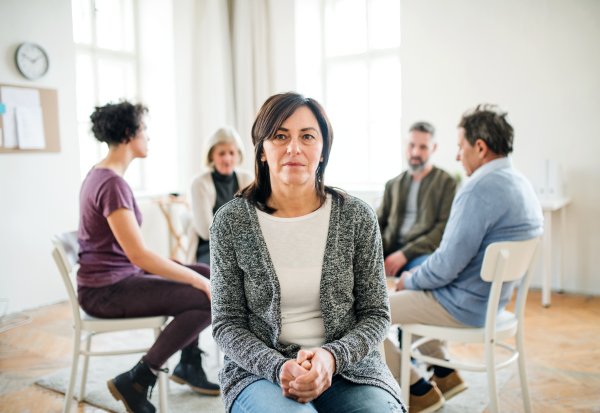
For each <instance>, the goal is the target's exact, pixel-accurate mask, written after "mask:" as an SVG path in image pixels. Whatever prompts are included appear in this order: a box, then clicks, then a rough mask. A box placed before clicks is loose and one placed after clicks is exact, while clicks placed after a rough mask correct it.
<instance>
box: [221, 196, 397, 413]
mask: <svg viewBox="0 0 600 413" xmlns="http://www.w3.org/2000/svg"><path fill="white" fill-rule="evenodd" d="M210 239H211V256H210V261H211V277H210V280H211V295H212V318H213V321H212V327H213V336H214V338H215V340H216V342H217V344H218V345H219V347H220V348H221V349H222V350H223V352H224V353H225V364H224V366H223V369H222V370H221V371H220V372H219V380H220V382H221V391H222V392H223V401H224V403H225V411H226V412H230V411H231V407H232V405H233V403H234V401H235V399H236V398H237V396H238V395H239V394H240V393H241V392H242V391H243V390H244V389H245V388H246V387H247V386H248V385H250V384H252V383H253V382H255V381H258V380H261V379H267V380H269V381H271V382H272V383H275V384H277V385H280V381H279V373H280V370H281V367H282V366H283V364H284V363H285V362H286V361H288V360H290V359H294V358H295V357H296V354H297V352H298V350H299V349H300V348H299V346H298V345H296V344H291V345H288V346H284V345H283V344H281V343H279V342H278V339H279V334H280V333H281V307H280V300H281V293H280V288H279V281H278V278H277V274H276V273H275V269H274V267H273V263H272V261H271V258H270V256H269V251H268V249H267V245H266V243H265V240H264V238H263V235H262V232H261V229H260V225H259V223H258V216H257V214H256V209H255V208H254V206H252V205H251V204H249V203H248V202H247V201H246V200H244V199H241V198H237V199H234V200H233V201H231V202H229V203H227V204H225V205H224V206H223V207H222V208H221V209H220V210H219V211H217V213H216V215H215V217H214V220H213V223H212V226H211V228H210ZM298 247H299V248H301V246H298ZM320 291H321V292H320V301H321V311H322V314H323V323H324V325H325V339H326V344H325V345H323V348H324V349H326V350H328V351H329V352H331V354H332V355H333V357H334V359H335V367H336V370H335V373H334V374H340V375H341V376H342V377H344V378H345V379H346V380H349V381H351V382H353V383H359V384H368V385H374V386H377V387H380V388H382V389H384V390H386V391H388V392H389V393H390V394H392V395H393V396H394V397H395V398H396V399H397V400H398V402H399V403H400V404H401V406H402V408H403V411H406V410H405V409H404V405H403V404H402V401H401V396H400V388H399V387H398V383H397V382H396V380H395V379H394V377H393V376H392V374H391V372H390V371H389V369H388V367H387V366H386V364H385V363H384V362H383V360H382V358H381V354H380V353H379V351H378V345H379V343H381V342H382V341H383V339H384V338H385V336H386V334H387V332H388V330H389V327H390V320H391V318H390V310H389V300H388V295H387V289H386V282H385V273H384V267H383V250H382V246H381V236H380V234H379V226H378V223H377V218H376V216H375V213H374V212H373V210H372V209H371V208H370V207H369V206H367V205H366V204H365V203H364V202H362V201H360V200H358V199H356V198H353V197H351V196H349V197H348V199H347V200H346V202H345V204H344V205H343V206H341V202H340V201H336V200H335V199H333V200H332V206H331V217H330V220H329V233H328V236H327V244H326V247H325V255H324V259H323V272H322V275H321V289H320Z"/></svg>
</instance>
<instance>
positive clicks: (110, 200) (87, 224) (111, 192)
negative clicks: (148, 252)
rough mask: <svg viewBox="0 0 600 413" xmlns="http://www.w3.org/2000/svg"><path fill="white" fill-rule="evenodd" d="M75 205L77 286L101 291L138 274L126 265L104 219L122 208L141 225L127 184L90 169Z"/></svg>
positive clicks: (106, 171) (104, 171)
mask: <svg viewBox="0 0 600 413" xmlns="http://www.w3.org/2000/svg"><path fill="white" fill-rule="evenodd" d="M79 204H80V219H79V231H78V233H77V238H78V240H79V264H80V268H79V271H78V272H77V285H78V286H80V287H105V286H107V285H113V284H116V283H118V282H119V281H121V280H122V279H124V278H127V277H128V276H130V275H132V274H135V273H139V272H142V270H141V268H140V267H137V266H135V265H133V264H132V263H131V261H129V259H128V258H127V256H126V255H125V252H123V249H122V248H121V246H120V245H119V243H118V242H117V240H116V238H115V236H114V235H113V233H112V231H111V229H110V226H109V225H108V220H107V219H106V217H108V216H109V215H110V214H111V213H112V212H114V211H116V210H117V209H119V208H122V207H125V208H127V209H130V210H132V211H133V212H134V213H135V217H136V219H137V222H138V224H139V225H142V214H141V213H140V210H139V209H138V206H137V204H136V202H135V198H134V197H133V192H132V191H131V188H130V187H129V185H128V184H127V182H125V180H124V179H123V178H121V177H120V176H119V175H117V174H116V173H114V172H113V171H112V170H110V169H103V168H97V169H92V170H91V171H90V172H89V173H88V174H87V176H86V177H85V179H84V181H83V184H81V194H80V195H79Z"/></svg>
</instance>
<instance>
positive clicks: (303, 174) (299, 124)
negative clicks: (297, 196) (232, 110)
mask: <svg viewBox="0 0 600 413" xmlns="http://www.w3.org/2000/svg"><path fill="white" fill-rule="evenodd" d="M322 152H323V136H322V135H321V129H320V128H319V123H318V122H317V118H316V117H315V115H314V114H313V113H312V111H311V110H310V109H309V108H307V107H306V106H301V107H299V108H298V109H297V110H296V111H295V112H294V113H293V114H292V116H290V117H289V118H287V119H286V120H285V122H283V124H282V125H281V127H280V128H279V130H278V131H277V132H276V133H275V136H273V137H271V138H269V139H265V141H264V143H263V153H262V156H261V160H262V161H263V162H267V164H268V165H269V173H270V179H271V186H272V187H273V188H276V187H277V186H278V185H279V184H283V185H300V186H301V185H311V186H312V187H313V188H314V186H315V173H316V171H317V167H318V166H319V162H320V161H321V160H322V155H321V154H322Z"/></svg>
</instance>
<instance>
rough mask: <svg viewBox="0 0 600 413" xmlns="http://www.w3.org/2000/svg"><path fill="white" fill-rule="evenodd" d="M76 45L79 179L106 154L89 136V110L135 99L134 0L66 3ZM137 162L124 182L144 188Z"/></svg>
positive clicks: (133, 187) (83, 0) (102, 147)
mask: <svg viewBox="0 0 600 413" xmlns="http://www.w3.org/2000/svg"><path fill="white" fill-rule="evenodd" d="M72 6H73V40H74V41H75V45H76V65H77V66H76V76H77V79H76V84H77V121H78V131H79V151H80V166H81V179H82V180H83V179H84V178H85V176H86V175H87V173H88V172H89V170H90V169H91V168H92V166H94V165H95V164H96V163H98V162H99V161H100V160H101V159H102V158H103V157H104V156H106V154H107V151H108V149H107V146H106V144H101V143H99V142H98V141H96V140H95V139H94V137H93V135H92V134H91V131H90V129H91V122H90V115H91V114H92V112H93V111H94V107H95V106H102V105H105V104H106V103H108V102H115V103H116V102H118V101H119V100H121V99H127V100H130V101H132V102H137V101H139V93H138V90H139V82H138V78H139V74H138V67H139V65H138V60H139V59H138V52H137V42H136V35H135V33H136V27H137V22H136V19H135V9H136V6H137V4H136V0H72ZM142 168H143V163H142V161H141V160H139V159H136V160H134V161H133V162H132V164H131V165H130V167H129V168H128V169H127V173H126V174H125V179H126V180H127V182H128V183H129V185H130V186H131V188H132V189H133V190H140V189H144V182H143V181H144V180H143V173H142Z"/></svg>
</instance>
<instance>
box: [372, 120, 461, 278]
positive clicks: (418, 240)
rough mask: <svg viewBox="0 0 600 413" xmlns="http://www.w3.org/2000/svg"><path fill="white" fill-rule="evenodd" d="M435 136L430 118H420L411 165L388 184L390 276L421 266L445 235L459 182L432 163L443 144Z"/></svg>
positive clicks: (384, 220) (383, 221) (411, 142)
mask: <svg viewBox="0 0 600 413" xmlns="http://www.w3.org/2000/svg"><path fill="white" fill-rule="evenodd" d="M434 135H435V129H434V127H433V126H432V125H431V124H430V123H427V122H417V123H415V124H414V125H412V126H411V127H410V129H409V134H408V145H407V150H406V158H407V161H408V166H409V168H408V170H407V171H405V172H403V173H401V174H400V175H398V176H397V177H395V178H393V179H391V180H389V181H388V182H387V183H386V185H385V192H384V195H383V201H382V203H381V206H380V207H379V210H378V211H377V218H378V220H379V228H380V229H381V237H382V241H383V253H384V256H385V257H386V258H385V273H386V275H387V276H398V275H400V274H401V273H402V271H408V270H410V269H412V268H414V267H416V266H419V265H421V264H422V263H423V262H424V261H425V260H426V259H427V257H429V255H430V254H431V253H432V252H433V251H435V249H436V248H437V247H438V246H439V245H440V242H441V240H442V234H443V233H444V228H446V222H447V221H448V217H449V216H450V207H451V206H452V200H453V199H454V194H455V193H456V190H457V182H456V180H455V179H454V178H453V177H452V176H450V174H448V173H447V172H445V171H443V170H441V169H439V168H436V167H435V166H433V164H432V163H431V162H430V157H431V155H432V154H433V152H435V150H436V148H437V144H436V142H435V138H434Z"/></svg>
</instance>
